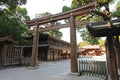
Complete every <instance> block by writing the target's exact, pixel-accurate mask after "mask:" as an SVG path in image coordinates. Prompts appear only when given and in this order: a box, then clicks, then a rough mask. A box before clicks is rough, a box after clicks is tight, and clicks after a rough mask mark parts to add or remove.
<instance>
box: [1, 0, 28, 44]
mask: <svg viewBox="0 0 120 80" xmlns="http://www.w3.org/2000/svg"><path fill="white" fill-rule="evenodd" d="M0 3H1V4H0V8H1V9H0V15H1V16H0V37H3V36H12V37H13V38H14V39H15V40H17V41H18V42H19V43H22V41H23V34H24V33H25V31H26V30H27V28H26V25H25V23H24V21H25V20H28V19H29V16H27V11H26V9H24V8H20V7H19V5H22V4H25V3H26V0H1V1H0ZM23 19H24V20H23Z"/></svg>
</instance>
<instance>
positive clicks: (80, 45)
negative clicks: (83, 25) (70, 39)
mask: <svg viewBox="0 0 120 80" xmlns="http://www.w3.org/2000/svg"><path fill="white" fill-rule="evenodd" d="M85 45H88V42H86V41H83V42H80V43H78V47H79V48H82V47H83V46H85Z"/></svg>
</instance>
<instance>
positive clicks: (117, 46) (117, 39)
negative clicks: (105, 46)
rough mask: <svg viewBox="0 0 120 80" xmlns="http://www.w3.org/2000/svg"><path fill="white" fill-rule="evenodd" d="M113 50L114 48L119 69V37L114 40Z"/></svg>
mask: <svg viewBox="0 0 120 80" xmlns="http://www.w3.org/2000/svg"><path fill="white" fill-rule="evenodd" d="M115 43H116V45H115V48H116V55H117V56H116V57H117V64H118V68H120V42H119V36H116V40H115Z"/></svg>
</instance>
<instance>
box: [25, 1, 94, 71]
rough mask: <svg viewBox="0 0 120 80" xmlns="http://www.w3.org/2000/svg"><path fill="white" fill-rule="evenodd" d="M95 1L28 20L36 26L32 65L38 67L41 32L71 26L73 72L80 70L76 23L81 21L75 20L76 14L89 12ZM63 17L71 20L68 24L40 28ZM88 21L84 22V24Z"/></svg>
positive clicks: (30, 24) (31, 24) (29, 24)
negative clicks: (62, 11)
mask: <svg viewBox="0 0 120 80" xmlns="http://www.w3.org/2000/svg"><path fill="white" fill-rule="evenodd" d="M95 4H96V1H95V2H92V3H90V4H88V5H85V6H82V7H80V8H77V9H73V10H71V11H68V12H64V13H59V14H55V15H52V16H48V17H44V18H40V19H35V20H31V21H28V22H27V25H28V26H35V28H34V31H32V32H34V39H33V48H32V56H31V58H32V61H31V66H32V67H36V66H37V55H38V40H39V34H38V33H39V32H41V31H46V30H52V29H59V28H65V27H70V50H71V72H78V64H77V44H76V27H75V26H76V25H80V24H81V23H79V22H77V21H75V17H76V16H80V15H83V14H89V13H90V12H91V10H92V9H94V8H95ZM63 19H70V22H69V23H67V24H61V25H53V26H51V27H48V28H44V29H40V28H39V26H40V25H42V24H46V23H54V22H56V21H59V20H63ZM85 23H88V21H87V22H86V21H85V22H84V21H83V22H82V24H85Z"/></svg>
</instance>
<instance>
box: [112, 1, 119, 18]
mask: <svg viewBox="0 0 120 80" xmlns="http://www.w3.org/2000/svg"><path fill="white" fill-rule="evenodd" d="M112 15H113V17H117V18H120V1H119V2H118V3H117V5H116V10H115V11H114V12H113V13H112Z"/></svg>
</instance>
